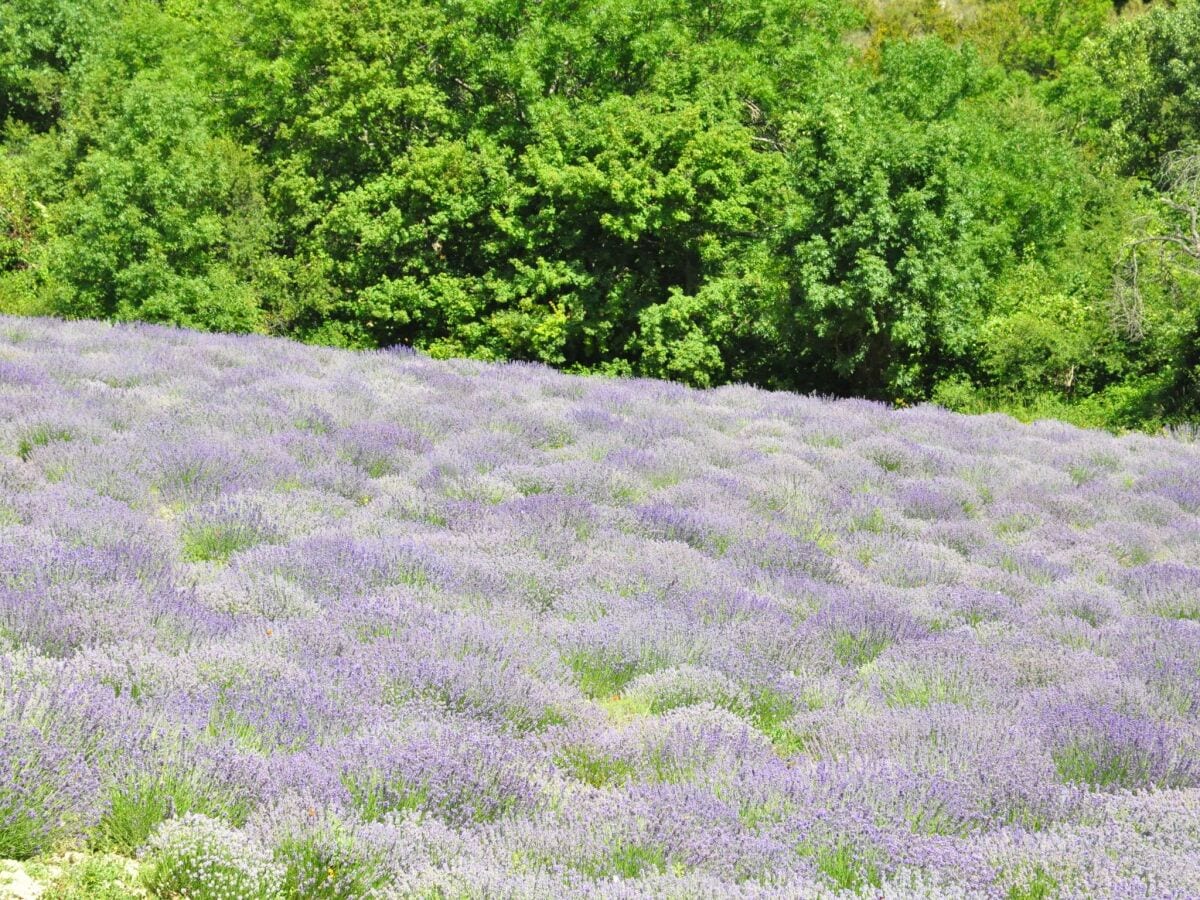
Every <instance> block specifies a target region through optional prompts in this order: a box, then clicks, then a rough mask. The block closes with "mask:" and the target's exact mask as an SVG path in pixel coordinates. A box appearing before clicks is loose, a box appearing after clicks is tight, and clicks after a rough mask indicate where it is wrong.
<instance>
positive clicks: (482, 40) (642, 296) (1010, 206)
mask: <svg viewBox="0 0 1200 900" xmlns="http://www.w3.org/2000/svg"><path fill="white" fill-rule="evenodd" d="M1118 7H1119V8H1118ZM1141 10H1142V4H1141V3H1139V2H1131V3H1127V4H1117V5H1116V6H1114V5H1113V4H1112V3H1111V2H1110V0H1083V2H1073V3H1069V2H1065V0H958V2H955V3H939V2H934V0H886V2H885V0H738V2H736V3H727V4H718V5H716V6H714V5H713V4H711V3H701V2H698V0H630V2H627V3H601V2H598V0H582V2H581V0H549V2H546V3H539V4H527V3H524V2H522V0H487V2H482V3H475V4H466V5H464V4H461V3H452V2H450V0H404V2H400V3H384V2H381V0H364V2H361V3H356V4H353V5H347V4H344V3H341V2H337V0H311V2H309V0H305V2H299V0H281V2H278V3H271V4H244V3H240V2H235V0H215V2H205V3H199V2H197V0H180V2H174V3H171V4H158V3H152V2H148V0H12V2H10V3H8V4H6V7H5V17H4V19H3V21H2V22H0V127H2V128H3V130H2V131H0V140H2V142H3V150H2V152H0V311H4V312H17V313H34V314H37V313H47V312H49V313H54V314H59V315H64V316H87V317H105V318H112V319H139V320H148V321H155V322H168V323H175V324H180V325H186V326H189V327H197V328H206V329H217V330H223V331H266V332H274V333H285V334H290V335H294V336H297V337H299V338H302V339H304V340H308V341H312V342H315V343H321V344H329V345H335V346H344V347H362V348H370V347H379V346H388V345H392V344H395V343H406V344H412V345H414V346H416V347H418V348H420V349H422V350H424V351H425V352H427V353H429V354H431V355H434V356H439V357H445V356H460V355H466V356H473V357H477V358H481V359H493V360H500V359H524V360H535V361H540V362H544V363H548V364H550V365H554V366H558V367H562V368H565V369H568V370H571V371H580V372H598V373H604V374H613V375H646V376H653V377H659V378H668V379H672V380H678V381H682V382H686V383H689V384H693V385H698V386H708V385H717V384H722V383H728V382H731V381H746V382H752V383H756V384H760V385H764V386H768V387H773V388H787V389H795V390H801V391H817V392H822V393H829V394H837V395H859V396H867V397H872V398H876V399H883V400H888V401H902V402H905V403H910V402H918V401H923V400H928V399H930V398H934V399H937V400H939V401H940V402H944V403H947V404H948V405H952V406H954V407H955V408H959V409H970V410H984V409H997V408H1000V409H1006V410H1012V411H1015V412H1018V413H1020V414H1022V415H1026V414H1029V415H1036V414H1040V411H1051V412H1053V414H1056V415H1062V416H1064V417H1067V418H1070V419H1072V420H1073V421H1080V422H1086V423H1089V424H1101V425H1107V426H1110V427H1128V426H1131V425H1133V426H1137V425H1144V426H1146V427H1156V426H1157V425H1158V424H1159V423H1161V422H1163V421H1173V420H1177V419H1180V418H1182V417H1185V416H1187V415H1195V414H1196V409H1197V403H1196V402H1195V397H1196V395H1197V392H1198V388H1200V358H1197V357H1196V353H1197V351H1196V350H1195V347H1196V345H1197V341H1196V337H1197V336H1198V335H1200V313H1198V312H1197V311H1196V308H1195V305H1194V304H1189V303H1180V302H1178V292H1177V291H1176V292H1175V293H1174V294H1173V293H1172V289H1170V288H1169V284H1168V280H1165V279H1158V280H1157V281H1156V282H1155V277H1154V276H1155V273H1153V272H1151V273H1150V275H1151V276H1152V277H1151V278H1150V281H1151V282H1154V284H1150V286H1149V287H1148V289H1147V293H1146V302H1147V307H1148V310H1149V313H1150V315H1149V319H1148V321H1149V323H1150V325H1151V326H1152V328H1151V329H1150V330H1148V331H1147V332H1146V333H1145V334H1144V335H1141V336H1139V337H1137V338H1136V339H1134V338H1133V337H1131V336H1130V334H1128V333H1127V332H1126V331H1125V330H1123V326H1122V320H1121V317H1120V315H1117V314H1116V313H1114V303H1113V296H1112V295H1113V289H1112V284H1113V278H1112V276H1113V266H1114V262H1115V261H1116V260H1117V258H1118V257H1119V255H1120V248H1121V247H1122V245H1123V243H1124V242H1125V241H1126V239H1128V238H1130V237H1131V236H1133V235H1135V234H1136V233H1137V228H1138V227H1139V226H1138V225H1137V224H1136V223H1137V222H1138V221H1139V218H1138V217H1139V215H1140V214H1143V213H1145V212H1146V211H1147V210H1148V209H1151V208H1153V207H1154V194H1153V192H1152V191H1150V190H1148V189H1147V187H1146V184H1147V179H1149V178H1151V176H1152V173H1154V172H1156V171H1157V167H1158V164H1159V161H1160V158H1161V156H1162V154H1163V153H1164V152H1166V151H1168V150H1172V149H1175V148H1178V147H1184V146H1186V145H1187V143H1188V142H1189V141H1195V140H1197V139H1200V135H1198V134H1197V131H1196V129H1197V125H1196V118H1195V116H1194V115H1192V114H1191V111H1192V110H1193V109H1194V108H1195V106H1196V103H1197V102H1200V101H1198V100H1197V97H1196V96H1194V95H1195V93H1196V87H1195V86H1196V85H1197V84H1200V68H1197V66H1200V62H1198V60H1200V57H1198V56H1197V53H1196V47H1198V46H1200V32H1198V31H1197V29H1198V28H1200V4H1198V3H1197V0H1185V2H1180V3H1178V4H1175V5H1159V6H1157V7H1155V8H1154V9H1153V10H1152V11H1151V12H1149V13H1148V14H1146V15H1141V16H1138V15H1134V14H1135V13H1138V12H1141ZM856 47H857V48H858V49H857V50H856V49H855V48H856ZM1118 172H1123V173H1127V174H1117V173H1118ZM1130 176H1132V177H1130ZM1138 177H1140V178H1141V179H1142V181H1140V182H1139V181H1138V180H1137V178H1138ZM1156 285H1157V286H1156ZM1117 306H1119V304H1117Z"/></svg>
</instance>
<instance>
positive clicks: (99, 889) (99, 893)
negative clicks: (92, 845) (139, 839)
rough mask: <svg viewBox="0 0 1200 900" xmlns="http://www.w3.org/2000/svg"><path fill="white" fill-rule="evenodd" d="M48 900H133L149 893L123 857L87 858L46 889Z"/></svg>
mask: <svg viewBox="0 0 1200 900" xmlns="http://www.w3.org/2000/svg"><path fill="white" fill-rule="evenodd" d="M41 896H42V897H44V898H46V900H130V898H133V897H143V896H145V892H144V891H143V890H142V889H141V887H140V886H139V885H138V884H137V880H136V877H135V875H134V874H133V873H131V871H130V861H129V860H128V859H126V858H124V857H120V856H107V855H99V856H84V857H83V858H81V859H75V860H71V861H69V862H68V863H67V864H66V865H65V866H64V867H63V869H62V871H61V872H60V873H59V874H58V875H57V876H56V877H55V878H54V879H53V881H51V882H50V883H49V884H48V885H46V890H45V891H44V892H43V893H42V895H41Z"/></svg>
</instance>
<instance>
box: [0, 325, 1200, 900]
mask: <svg viewBox="0 0 1200 900" xmlns="http://www.w3.org/2000/svg"><path fill="white" fill-rule="evenodd" d="M1197 472H1200V447H1197V446H1196V445H1195V444H1190V443H1186V442H1181V441H1173V440H1170V439H1167V438H1152V437H1148V436H1144V435H1130V436H1125V437H1119V438H1117V437H1112V436H1110V435H1106V434H1102V433H1098V432H1089V431H1081V430H1078V429H1075V428H1071V427H1068V426H1065V425H1061V424H1057V423H1052V422H1043V423H1038V424H1035V425H1031V426H1021V425H1018V424H1016V423H1015V422H1013V421H1011V420H1008V419H1005V418H1003V417H999V416H982V417H976V418H966V417H961V416H957V415H953V414H950V413H947V412H945V411H942V410H940V409H937V408H933V407H918V408H914V409H905V410H889V409H887V408H885V407H883V406H881V405H877V404H872V403H866V402H859V401H842V402H828V401H823V400H819V399H814V398H808V397H799V396H795V395H790V394H771V393H766V392H762V391H758V390H751V389H748V388H741V387H726V388H721V389H719V390H714V391H708V392H697V391H692V390H687V389H684V388H681V387H678V386H676V385H671V384H665V383H658V382H650V381H620V380H607V379H598V378H576V377H570V376H566V375H562V374H557V373H555V372H552V371H550V370H548V369H545V368H542V367H540V366H531V365H524V364H507V365H500V366H494V365H485V364H482V363H478V362H468V361H455V362H438V361H434V360H430V359H426V358H422V357H419V356H415V355H413V354H410V353H405V352H375V353H357V354H356V353H348V352H343V351H334V350H324V349H320V348H314V347H304V346H300V345H296V344H291V343H288V342H285V341H278V340H271V339H266V338H260V337H218V336H212V335H207V336H202V335H197V334H190V333H187V332H183V331H175V330H169V329H162V328H154V327H148V326H128V327H109V326H104V325H97V324H63V323H56V322H49V321H38V320H17V319H0V854H3V855H6V856H9V857H30V856H36V855H38V854H43V853H51V852H56V851H61V850H66V849H91V850H95V851H98V852H117V853H121V854H124V855H127V856H137V857H139V858H140V859H141V861H142V863H141V864H142V870H143V874H144V881H145V883H146V885H147V887H148V889H150V890H151V891H153V892H157V893H158V894H161V895H163V896H175V895H179V896H214V897H215V896H222V897H224V896H229V897H260V896H261V897H297V898H299V897H347V898H349V897H367V896H371V897H376V896H378V897H388V896H405V897H408V896H466V897H643V896H653V897H681V898H682V897H715V896H721V897H725V896H728V897H779V896H787V897H810V896H811V897H816V896H823V895H834V894H837V893H839V892H842V893H845V894H847V895H850V894H858V895H863V896H871V897H876V896H881V897H912V896H928V897H954V896H961V897H992V896H995V897H1052V896H1064V897H1073V896H1100V897H1103V896H1108V897H1194V896H1200V863H1197V860H1200V612H1198V611H1200V504H1198V503H1197V500H1196V496H1197V495H1196V485H1197V480H1196V478H1197V476H1196V473H1197Z"/></svg>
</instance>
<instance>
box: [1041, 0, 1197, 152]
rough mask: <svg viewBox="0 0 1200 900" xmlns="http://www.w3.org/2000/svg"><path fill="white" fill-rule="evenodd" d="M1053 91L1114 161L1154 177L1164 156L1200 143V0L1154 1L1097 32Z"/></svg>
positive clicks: (1089, 138)
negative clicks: (1198, 113)
mask: <svg viewBox="0 0 1200 900" xmlns="http://www.w3.org/2000/svg"><path fill="white" fill-rule="evenodd" d="M1053 94H1054V97H1055V99H1056V101H1057V102H1058V103H1059V104H1060V105H1061V106H1062V108H1063V109H1064V110H1065V111H1066V112H1067V113H1068V114H1069V115H1070V116H1071V118H1072V119H1073V122H1074V126H1075V127H1076V128H1077V129H1079V131H1080V132H1081V133H1082V135H1083V136H1085V137H1086V138H1087V139H1088V140H1089V141H1091V142H1093V143H1095V144H1096V145H1097V146H1098V147H1099V148H1100V149H1101V150H1102V151H1103V152H1104V153H1105V155H1106V156H1107V157H1108V158H1109V159H1111V160H1112V162H1113V163H1115V164H1116V165H1118V166H1120V167H1121V168H1122V169H1124V170H1125V171H1128V172H1132V173H1136V174H1140V175H1142V176H1153V174H1154V173H1155V172H1156V170H1157V169H1158V167H1159V164H1160V163H1161V161H1162V158H1163V156H1164V154H1166V153H1168V152H1169V151H1171V150H1176V149H1178V148H1180V147H1182V146H1185V145H1186V144H1188V143H1189V142H1195V141H1197V140H1200V121H1197V117H1196V107H1197V105H1198V104H1200V2H1197V0H1182V2H1179V3H1174V4H1156V5H1155V6H1154V8H1153V9H1152V10H1151V11H1150V12H1149V13H1148V14H1147V15H1145V16H1141V17H1139V18H1137V19H1133V20H1132V21H1129V22H1125V23H1122V24H1121V25H1120V26H1118V27H1115V28H1112V29H1110V30H1108V31H1106V32H1104V33H1102V34H1100V35H1098V36H1097V37H1096V39H1095V40H1093V41H1091V42H1089V43H1088V44H1087V45H1086V46H1085V48H1084V50H1083V52H1082V53H1081V57H1080V60H1079V61H1078V63H1077V64H1076V65H1074V66H1072V67H1071V68H1070V69H1068V70H1067V71H1066V72H1065V73H1064V77H1063V79H1062V80H1061V82H1060V83H1058V84H1056V85H1054V86H1053Z"/></svg>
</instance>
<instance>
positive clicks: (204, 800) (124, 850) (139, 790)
mask: <svg viewBox="0 0 1200 900" xmlns="http://www.w3.org/2000/svg"><path fill="white" fill-rule="evenodd" d="M188 813H197V814H201V815H205V816H212V817H214V818H219V819H222V820H224V821H227V822H231V823H233V824H235V825H241V824H242V823H243V822H244V821H245V818H246V815H247V814H248V813H249V801H248V800H247V799H246V798H238V797H236V796H233V795H231V794H229V793H227V792H222V791H221V790H219V789H214V788H212V787H211V786H210V785H207V784H205V783H204V776H203V775H202V774H201V773H198V772H182V771H181V772H160V773H157V774H154V775H141V776H136V777H132V778H129V779H127V780H126V781H124V782H122V783H120V784H114V785H112V786H111V787H110V788H109V796H108V806H107V808H106V810H105V812H104V815H103V816H102V817H101V819H100V822H99V823H98V824H97V825H96V827H95V828H94V829H93V830H92V832H91V845H92V846H93V847H94V848H95V849H97V850H104V851H108V852H113V853H121V854H126V855H130V854H133V853H135V852H136V851H137V850H139V849H140V848H141V847H142V846H143V845H144V844H145V843H146V841H147V839H148V838H149V837H150V835H151V834H152V833H153V832H154V829H155V828H156V827H158V825H160V824H161V823H163V822H165V821H167V820H168V819H174V818H177V817H179V816H184V815H187V814H188Z"/></svg>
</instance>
